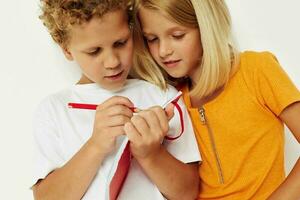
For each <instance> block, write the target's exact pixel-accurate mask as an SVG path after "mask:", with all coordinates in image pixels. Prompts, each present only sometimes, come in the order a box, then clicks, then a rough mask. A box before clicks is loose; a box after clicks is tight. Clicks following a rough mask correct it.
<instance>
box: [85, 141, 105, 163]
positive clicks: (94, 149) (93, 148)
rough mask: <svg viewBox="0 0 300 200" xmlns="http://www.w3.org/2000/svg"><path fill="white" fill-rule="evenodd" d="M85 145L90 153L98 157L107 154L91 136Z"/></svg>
mask: <svg viewBox="0 0 300 200" xmlns="http://www.w3.org/2000/svg"><path fill="white" fill-rule="evenodd" d="M85 145H86V147H87V148H88V150H89V151H90V152H91V154H95V155H96V156H97V157H99V158H104V157H105V156H106V155H107V153H106V152H105V151H103V150H102V149H101V148H100V145H99V144H98V143H97V142H95V141H94V140H93V138H92V137H91V138H90V139H88V141H87V142H86V144H85Z"/></svg>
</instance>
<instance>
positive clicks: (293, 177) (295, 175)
mask: <svg viewBox="0 0 300 200" xmlns="http://www.w3.org/2000/svg"><path fill="white" fill-rule="evenodd" d="M299 188H300V159H299V158H298V161H297V163H296V164H295V166H294V168H293V170H292V171H291V172H290V174H289V175H288V176H287V178H286V179H285V181H284V182H283V183H282V184H281V185H280V186H279V187H278V188H277V189H276V190H275V191H274V192H273V194H272V195H271V196H270V197H269V198H268V200H277V199H278V200H281V199H286V200H298V199H300V190H299Z"/></svg>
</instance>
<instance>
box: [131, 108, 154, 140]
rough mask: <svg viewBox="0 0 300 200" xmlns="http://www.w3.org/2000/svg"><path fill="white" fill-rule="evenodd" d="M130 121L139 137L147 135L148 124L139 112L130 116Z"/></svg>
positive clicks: (148, 132)
mask: <svg viewBox="0 0 300 200" xmlns="http://www.w3.org/2000/svg"><path fill="white" fill-rule="evenodd" d="M131 123H132V125H133V126H134V127H135V128H136V130H137V131H138V132H139V134H140V135H141V137H143V138H146V137H148V135H149V134H150V127H149V126H148V124H147V122H146V120H145V119H144V118H143V117H142V116H140V114H138V115H134V116H133V117H132V118H131Z"/></svg>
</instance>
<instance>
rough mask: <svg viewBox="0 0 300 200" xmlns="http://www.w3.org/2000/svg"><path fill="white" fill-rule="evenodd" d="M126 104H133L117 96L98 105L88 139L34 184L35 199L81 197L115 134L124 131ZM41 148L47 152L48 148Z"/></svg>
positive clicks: (113, 140)
mask: <svg viewBox="0 0 300 200" xmlns="http://www.w3.org/2000/svg"><path fill="white" fill-rule="evenodd" d="M129 107H132V103H131V102H130V101H129V100H128V99H127V98H124V97H117V96H115V97H112V98H110V99H108V100H107V101H105V102H104V103H102V104H101V106H98V107H97V110H96V114H95V121H94V128H93V134H92V136H91V137H90V139H89V140H88V141H87V142H86V143H85V144H84V145H83V146H82V148H81V149H80V150H79V151H78V152H77V153H76V154H75V155H74V156H73V157H72V159H71V160H69V161H68V162H67V163H66V164H65V165H64V166H63V167H61V168H58V169H56V170H54V171H52V172H51V173H50V174H48V176H47V177H46V178H45V179H43V180H40V181H39V182H38V183H37V184H35V186H34V187H33V192H34V197H35V199H43V200H47V199H51V200H52V199H55V200H60V199H62V200H68V199H70V200H74V199H81V198H82V197H83V195H84V194H85V192H86V191H87V189H88V187H89V185H90V184H91V182H92V180H93V178H94V177H95V175H96V173H97V171H98V170H99V167H100V165H101V163H102V161H103V159H104V158H105V156H106V155H107V154H108V153H110V152H111V151H112V150H113V149H114V147H115V141H116V137H117V136H119V135H123V134H124V123H126V122H128V121H130V118H131V117H132V111H131V110H130V109H129ZM46 128H47V127H44V128H43V129H46ZM40 131H43V130H40ZM38 135H39V134H38ZM39 146H43V143H39ZM48 150H49V149H48ZM41 151H45V152H46V151H47V149H41ZM53 151H55V149H54V150H53ZM50 157H51V156H50Z"/></svg>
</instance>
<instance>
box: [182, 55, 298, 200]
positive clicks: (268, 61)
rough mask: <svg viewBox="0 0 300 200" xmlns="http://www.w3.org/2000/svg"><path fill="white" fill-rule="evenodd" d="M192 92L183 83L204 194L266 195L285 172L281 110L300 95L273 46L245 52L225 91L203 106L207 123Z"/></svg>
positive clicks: (242, 199)
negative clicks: (272, 49) (199, 157)
mask: <svg viewBox="0 0 300 200" xmlns="http://www.w3.org/2000/svg"><path fill="white" fill-rule="evenodd" d="M188 92H189V91H188V87H185V88H183V93H184V100H185V103H186V105H187V107H188V111H189V113H190V116H191V118H192V122H193V126H194V129H195V134H196V138H197V141H198V144H199V148H200V152H201V156H202V159H203V161H202V164H201V165H200V167H199V175H200V178H201V183H200V194H199V199H222V200H247V199H255V200H265V199H266V198H267V197H268V196H269V195H270V194H271V193H272V192H273V191H274V190H275V189H276V188H277V186H278V185H279V184H280V183H281V182H282V181H283V180H284V178H285V174H284V129H283V123H282V121H281V120H280V119H279V118H278V115H279V114H280V113H281V112H282V110H283V109H284V108H286V107H287V106H288V105H290V104H292V103H294V102H297V101H300V93H299V91H298V90H297V88H296V87H295V86H294V85H293V83H292V82H291V80H290V79H289V78H288V76H287V75H286V73H285V72H284V71H283V70H282V68H281V67H280V65H279V64H278V62H277V60H276V58H275V57H274V56H273V55H272V54H271V53H268V52H262V53H257V52H250V51H248V52H244V53H242V54H241V61H240V67H239V69H238V71H237V72H236V74H235V75H234V76H233V77H232V78H231V79H230V81H229V83H228V84H227V85H226V87H225V89H224V91H223V92H222V93H221V94H220V95H219V96H218V97H217V98H215V99H214V100H212V101H210V102H208V103H206V104H205V105H204V106H203V109H204V111H205V124H203V123H202V122H201V119H202V121H203V117H202V118H201V116H200V112H199V109H198V108H193V107H191V103H190V99H189V96H188ZM209 129H210V131H208V130H209ZM222 179H223V183H222Z"/></svg>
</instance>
